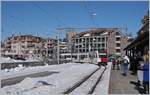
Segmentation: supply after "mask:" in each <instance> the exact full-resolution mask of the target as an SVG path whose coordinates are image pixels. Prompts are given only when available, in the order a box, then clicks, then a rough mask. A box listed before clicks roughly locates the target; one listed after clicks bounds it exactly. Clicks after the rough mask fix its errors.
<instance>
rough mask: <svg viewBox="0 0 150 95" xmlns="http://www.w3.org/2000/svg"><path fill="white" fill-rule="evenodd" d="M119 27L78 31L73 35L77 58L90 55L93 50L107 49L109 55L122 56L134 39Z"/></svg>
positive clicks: (74, 50)
mask: <svg viewBox="0 0 150 95" xmlns="http://www.w3.org/2000/svg"><path fill="white" fill-rule="evenodd" d="M131 39H132V38H130V37H128V36H127V35H125V33H123V32H122V29H119V28H99V29H95V30H90V31H85V32H81V33H78V34H76V35H74V36H73V37H72V44H73V52H74V55H77V59H84V58H87V57H88V54H89V52H91V51H96V50H98V51H101V50H107V54H108V56H114V57H121V56H124V55H125V51H124V50H123V49H124V48H125V47H126V46H127V45H128V44H129V43H130V42H131V41H132V40H131Z"/></svg>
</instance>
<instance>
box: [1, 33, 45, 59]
mask: <svg viewBox="0 0 150 95" xmlns="http://www.w3.org/2000/svg"><path fill="white" fill-rule="evenodd" d="M43 42H44V39H42V38H41V37H36V36H32V35H20V36H12V37H9V38H8V39H6V40H5V41H4V45H3V47H2V48H3V50H2V55H4V56H10V57H15V56H20V57H29V56H31V55H32V56H33V55H35V54H40V49H41V48H42V47H43Z"/></svg>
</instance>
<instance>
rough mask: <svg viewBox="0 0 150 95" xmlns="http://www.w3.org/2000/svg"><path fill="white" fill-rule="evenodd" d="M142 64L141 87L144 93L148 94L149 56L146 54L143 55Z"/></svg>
mask: <svg viewBox="0 0 150 95" xmlns="http://www.w3.org/2000/svg"><path fill="white" fill-rule="evenodd" d="M143 59H144V66H143V87H144V94H149V56H148V54H146V55H144V56H143Z"/></svg>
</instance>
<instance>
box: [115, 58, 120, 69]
mask: <svg viewBox="0 0 150 95" xmlns="http://www.w3.org/2000/svg"><path fill="white" fill-rule="evenodd" d="M116 64H117V70H120V61H119V60H117V63H116Z"/></svg>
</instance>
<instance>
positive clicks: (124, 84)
mask: <svg viewBox="0 0 150 95" xmlns="http://www.w3.org/2000/svg"><path fill="white" fill-rule="evenodd" d="M109 94H135V95H137V94H139V95H141V94H143V89H142V88H138V87H137V75H132V74H131V72H130V71H129V72H128V74H127V76H123V75H122V71H121V70H112V69H111V75H110V83H109Z"/></svg>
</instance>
